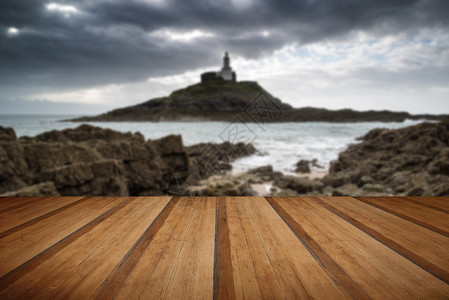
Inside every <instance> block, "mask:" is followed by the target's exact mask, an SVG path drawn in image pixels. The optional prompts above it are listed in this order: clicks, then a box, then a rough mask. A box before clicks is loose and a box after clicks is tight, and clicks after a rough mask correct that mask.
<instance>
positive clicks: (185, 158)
mask: <svg viewBox="0 0 449 300" xmlns="http://www.w3.org/2000/svg"><path fill="white" fill-rule="evenodd" d="M0 137H1V140H0V193H7V192H10V191H16V192H14V193H19V192H20V193H21V194H23V193H25V192H26V193H27V194H33V193H36V195H43V194H58V195H63V196H64V195H90V196H97V195H103V196H127V195H160V194H166V193H168V192H169V191H170V190H174V189H176V188H177V187H178V186H179V187H182V186H183V184H184V183H185V182H187V180H189V179H191V178H193V177H194V176H196V177H198V178H205V177H207V174H206V175H205V174H199V173H198V168H196V169H195V168H194V165H195V164H194V163H192V161H196V160H200V159H207V160H208V163H210V164H212V165H219V166H220V168H221V170H229V169H230V168H231V165H230V164H229V161H232V160H234V159H236V158H238V157H240V156H241V155H248V154H253V153H255V151H256V150H255V149H254V147H253V146H252V145H245V144H236V145H234V144H230V143H223V144H218V145H215V144H208V145H209V146H211V145H212V146H213V147H214V149H215V150H216V152H215V153H209V156H207V153H205V152H203V151H202V150H201V149H204V147H203V146H204V145H200V146H192V147H190V148H189V149H188V151H186V149H185V148H184V146H183V143H182V138H181V136H179V135H170V136H166V137H164V138H161V139H158V140H149V141H145V139H144V138H143V136H142V135H141V134H140V133H130V132H127V133H121V132H117V131H114V130H110V129H103V128H99V127H94V126H91V125H81V126H79V127H77V128H75V129H65V130H62V131H57V130H53V131H50V132H45V133H42V134H40V135H38V136H36V137H35V138H30V137H26V138H20V139H17V138H16V136H15V133H14V131H13V130H12V129H5V128H3V127H0ZM217 149H218V150H217ZM189 153H190V154H191V157H189ZM217 153H219V154H223V155H225V156H226V157H227V158H230V160H227V161H220V158H217V157H216V156H215V154H217ZM201 170H202V172H203V173H204V172H206V171H205V170H206V166H203V169H201ZM207 172H211V171H207ZM201 176H203V177H201ZM49 182H50V183H51V187H52V188H50V185H49ZM41 183H45V184H43V185H41ZM53 190H54V191H56V192H55V193H53ZM23 191H25V192H23ZM243 191H244V192H245V193H247V194H249V193H250V192H249V191H248V190H243Z"/></svg>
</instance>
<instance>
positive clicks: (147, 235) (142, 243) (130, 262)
mask: <svg viewBox="0 0 449 300" xmlns="http://www.w3.org/2000/svg"><path fill="white" fill-rule="evenodd" d="M178 201H179V198H178V197H175V198H172V199H171V200H170V201H169V202H168V203H167V205H166V206H165V207H164V209H163V210H162V211H161V212H160V213H159V215H158V216H157V217H156V219H154V221H153V222H152V223H151V225H150V226H149V227H148V228H147V229H146V230H145V232H144V233H143V234H142V235H141V236H140V237H139V239H138V240H137V241H136V243H135V244H134V245H133V246H132V248H131V249H129V251H128V253H126V255H125V256H124V257H123V259H122V260H121V262H120V263H119V264H118V265H117V266H116V267H115V269H114V270H113V271H112V272H111V273H110V274H109V276H108V277H107V278H106V279H105V280H104V281H103V283H102V284H101V286H100V288H99V289H98V291H97V298H99V299H111V298H114V296H115V295H116V294H117V292H118V290H119V289H120V288H121V286H122V285H123V283H124V282H125V280H126V279H127V278H128V276H129V274H130V273H131V271H132V270H133V269H134V267H135V266H136V264H137V262H138V261H139V259H140V258H141V257H142V255H143V253H144V252H145V250H147V248H148V246H149V245H150V243H151V242H152V241H153V239H154V237H155V235H156V234H157V233H158V231H159V229H160V228H161V226H162V225H163V224H164V222H165V220H166V219H167V217H168V216H169V215H170V213H171V211H172V210H173V208H174V207H175V206H176V204H177V203H178Z"/></svg>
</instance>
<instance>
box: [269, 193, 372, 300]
mask: <svg viewBox="0 0 449 300" xmlns="http://www.w3.org/2000/svg"><path fill="white" fill-rule="evenodd" d="M266 199H267V201H268V202H269V203H270V204H271V206H272V207H273V209H274V210H275V211H276V212H277V213H278V214H279V216H280V217H281V218H282V219H283V220H284V221H285V223H286V224H287V225H288V226H289V227H290V229H291V230H292V231H293V233H295V235H296V236H297V238H298V239H299V240H300V241H301V243H302V244H303V245H304V246H305V247H306V248H307V250H308V251H309V252H310V254H312V256H313V257H314V258H315V259H316V261H317V262H318V263H320V264H321V265H322V266H323V268H324V270H326V273H327V274H328V276H329V277H330V278H332V280H333V281H334V282H335V284H336V285H338V286H341V287H342V288H343V289H342V291H343V292H345V294H346V295H347V296H348V297H351V298H356V299H369V297H368V295H367V294H366V293H365V291H364V290H363V289H361V288H360V287H359V286H358V285H357V284H356V283H355V282H354V280H353V279H352V278H351V277H350V276H349V275H348V274H347V273H346V272H345V271H344V270H343V269H342V268H341V267H340V266H339V265H338V264H337V263H336V262H335V261H334V260H333V259H332V258H331V257H330V256H329V255H328V254H327V252H325V251H324V250H323V249H322V248H321V246H320V245H319V244H318V243H317V242H316V241H315V240H314V239H313V238H312V237H311V236H310V235H309V234H308V233H307V232H306V231H305V230H304V229H303V228H302V227H301V225H299V224H298V223H297V222H296V221H295V219H294V218H293V217H292V216H291V215H290V214H288V213H287V211H286V210H285V209H284V208H283V207H282V206H281V205H280V204H279V203H278V201H277V200H275V198H272V197H267V198H266Z"/></svg>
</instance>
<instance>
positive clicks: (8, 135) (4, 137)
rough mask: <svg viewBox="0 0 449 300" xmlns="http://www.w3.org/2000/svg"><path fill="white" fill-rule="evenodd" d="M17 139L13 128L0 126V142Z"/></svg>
mask: <svg viewBox="0 0 449 300" xmlns="http://www.w3.org/2000/svg"><path fill="white" fill-rule="evenodd" d="M15 140H17V136H16V133H15V132H14V129H12V128H11V127H7V128H5V127H3V126H0V142H1V141H8V142H9V141H15Z"/></svg>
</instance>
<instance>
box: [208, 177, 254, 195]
mask: <svg viewBox="0 0 449 300" xmlns="http://www.w3.org/2000/svg"><path fill="white" fill-rule="evenodd" d="M206 193H207V195H208V196H257V193H256V191H254V190H253V189H252V188H251V186H250V185H249V184H248V182H247V181H245V180H239V179H237V178H233V177H220V176H212V177H210V178H209V179H208V181H207V188H206Z"/></svg>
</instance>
